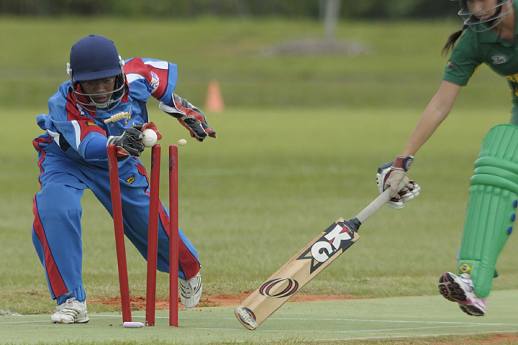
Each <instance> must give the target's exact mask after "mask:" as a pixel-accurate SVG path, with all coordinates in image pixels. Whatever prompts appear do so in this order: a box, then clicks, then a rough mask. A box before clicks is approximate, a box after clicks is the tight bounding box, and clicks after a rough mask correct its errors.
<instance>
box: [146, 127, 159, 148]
mask: <svg viewBox="0 0 518 345" xmlns="http://www.w3.org/2000/svg"><path fill="white" fill-rule="evenodd" d="M157 141H158V136H157V134H156V132H155V131H154V130H152V129H151V128H148V129H145V130H144V131H143V132H142V142H143V143H144V146H146V147H151V146H153V145H155V144H156V142H157Z"/></svg>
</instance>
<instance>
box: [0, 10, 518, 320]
mask: <svg viewBox="0 0 518 345" xmlns="http://www.w3.org/2000/svg"><path fill="white" fill-rule="evenodd" d="M457 11H458V4H457V2H455V1H448V0H440V1H439V0H390V1H387V0H342V1H340V0H327V1H326V0H321V1H319V0H283V1H278V0H168V1H166V0H154V1H142V0H125V1H122V0H102V1H101V0H89V1H88V0H75V1H72V0H52V1H51V0H0V52H1V53H0V118H1V119H2V124H3V129H4V131H3V135H2V136H1V137H0V138H1V139H0V143H1V145H0V166H1V167H2V169H0V184H1V186H2V189H1V192H0V193H1V194H0V196H1V198H0V252H2V253H3V255H2V257H1V258H0V260H2V265H0V287H1V288H0V301H2V303H3V304H2V305H0V309H9V310H15V311H18V312H22V313H24V312H39V313H44V312H47V311H48V310H49V306H50V305H51V302H50V301H49V298H48V293H47V289H46V285H45V280H44V276H43V272H42V269H41V267H40V265H39V263H38V261H37V257H36V255H35V253H34V250H33V248H32V243H31V237H30V236H31V224H32V209H31V207H32V198H33V196H34V193H36V192H37V191H38V189H39V185H38V173H39V169H38V167H37V165H36V152H35V151H34V149H33V148H32V145H31V141H32V139H33V138H34V137H36V136H38V135H40V134H41V130H40V129H39V128H38V127H37V126H36V124H35V121H34V117H35V115H36V114H38V113H44V112H46V111H47V106H46V103H47V99H48V98H49V97H50V96H51V95H52V94H53V93H54V92H55V90H56V89H57V87H58V86H59V84H60V83H61V82H63V81H64V80H66V79H67V75H66V73H65V64H66V62H67V61H68V55H69V49H70V47H71V45H72V44H73V43H74V42H76V41H77V40H78V39H79V38H81V37H83V36H85V35H87V34H90V33H96V34H101V35H105V36H107V37H109V38H111V39H112V40H114V41H115V43H116V45H117V47H118V50H119V53H120V54H121V55H122V57H123V58H129V57H135V56H139V57H152V58H157V59H163V60H168V61H171V62H174V63H176V64H178V70H179V78H178V84H177V90H176V91H177V93H178V94H180V95H181V96H183V97H185V98H186V99H188V100H189V101H191V102H192V103H193V104H195V105H197V106H200V107H201V108H202V109H204V110H205V111H206V113H207V116H208V119H209V124H211V125H212V126H213V127H214V128H215V129H216V131H217V132H218V138H217V139H216V140H207V141H205V142H204V143H202V144H200V143H197V142H195V141H194V140H191V139H190V138H188V135H187V133H186V132H185V130H184V129H183V128H182V127H181V126H179V125H178V124H177V123H176V120H174V119H172V118H168V117H167V116H166V115H164V114H163V113H161V112H159V111H158V109H157V106H156V102H154V101H151V102H150V104H149V110H150V114H151V116H152V119H153V121H155V122H156V123H157V124H158V125H159V128H160V129H161V132H162V133H163V135H164V139H163V141H162V143H163V146H165V145H167V144H170V143H174V142H176V140H177V139H178V138H188V139H189V143H188V144H187V145H186V146H185V147H182V148H181V160H182V161H181V162H182V163H181V164H182V165H181V180H180V189H181V195H180V204H181V212H180V222H181V224H182V226H183V227H184V228H185V229H186V233H187V234H188V235H189V237H190V238H191V240H192V241H193V242H194V243H195V244H196V245H197V247H198V249H199V251H200V253H201V258H202V261H203V265H204V266H203V267H204V268H203V269H204V272H205V273H204V279H205V287H204V289H205V290H204V291H206V293H207V296H211V295H215V294H239V293H242V292H243V291H250V290H251V289H254V288H255V287H256V286H257V284H258V283H259V282H261V281H263V280H264V278H265V277H267V276H268V275H269V274H271V273H272V272H274V271H275V270H276V269H277V268H278V267H279V266H280V265H281V264H282V263H284V262H286V260H288V259H289V257H290V256H291V255H292V254H293V253H294V252H295V251H296V250H298V249H299V248H301V247H302V246H303V245H304V244H306V243H307V242H308V240H309V239H310V238H312V237H314V236H315V235H316V233H317V232H318V231H320V230H322V229H323V228H324V227H325V226H327V225H328V224H329V223H330V222H331V221H333V220H335V219H337V218H338V217H341V216H343V217H348V216H350V215H352V214H353V213H354V212H356V211H357V210H360V209H361V208H362V207H364V206H365V205H366V204H367V203H368V202H369V201H370V200H372V198H373V197H374V196H375V195H376V194H377V189H376V186H375V183H374V176H375V172H376V168H377V167H378V166H379V165H380V164H382V163H384V162H386V161H389V160H391V159H392V158H393V157H394V156H395V155H396V154H397V153H398V152H399V151H400V150H401V149H402V146H403V145H404V143H405V141H406V138H407V136H408V134H409V132H410V131H411V130H412V128H413V127H414V125H415V123H416V121H417V118H418V117H419V114H420V113H421V111H422V109H423V108H424V107H425V105H426V103H427V102H428V101H429V99H430V98H431V97H432V95H433V93H434V91H435V90H436V88H437V86H438V85H439V83H440V81H441V80H442V74H443V70H444V66H445V65H446V63H447V57H445V56H442V55H441V49H442V47H443V45H444V43H445V42H446V39H447V37H448V36H449V35H450V34H451V33H452V32H454V31H456V30H458V29H460V27H461V24H462V22H461V20H460V19H459V18H457V17H456V13H457ZM510 96H511V95H510V92H509V90H508V88H507V86H506V82H505V80H503V78H501V77H498V76H496V75H495V74H494V73H492V72H491V71H490V70H489V69H488V68H487V67H481V68H480V69H478V70H477V72H476V74H475V75H474V77H473V78H472V80H471V81H470V83H469V86H468V87H467V88H466V90H463V91H462V93H461V96H460V97H459V99H458V102H457V105H456V107H455V109H454V111H453V112H452V114H451V115H450V118H449V119H448V121H447V122H446V123H445V124H444V125H443V127H441V129H440V130H439V131H438V132H437V133H436V135H435V136H434V138H433V139H432V140H431V141H430V142H429V143H428V144H427V145H426V146H425V147H424V148H423V149H422V150H421V151H420V152H419V154H418V156H417V159H416V163H415V164H414V166H413V167H412V177H413V178H415V179H416V180H417V181H418V182H419V183H420V184H421V186H422V195H421V196H420V197H419V199H417V200H416V201H412V202H411V203H410V204H409V206H408V207H407V208H406V209H404V210H401V211H395V210H392V209H388V208H385V209H384V210H382V211H381V212H380V214H379V215H376V216H375V217H372V220H369V223H368V225H366V226H365V230H362V241H361V243H360V244H359V245H358V246H355V248H354V249H353V250H352V251H351V253H352V254H351V255H349V256H348V258H347V260H344V261H340V262H341V263H342V264H334V265H332V266H331V267H330V268H329V269H328V270H327V271H326V272H324V273H323V274H322V276H320V277H319V278H318V279H315V281H314V282H312V283H311V284H310V285H309V286H308V290H306V291H307V292H309V293H313V294H347V295H354V296H363V297H372V296H394V295H423V294H428V295H434V294H437V291H436V286H435V284H436V280H437V277H438V275H439V274H440V273H441V272H443V271H445V270H453V269H454V268H455V254H456V251H457V249H458V246H459V242H460V235H461V231H462V228H463V223H464V218H463V217H464V210H465V203H466V199H467V192H468V187H469V178H470V175H471V172H472V165H473V161H474V160H475V158H476V156H477V154H478V149H479V145H480V141H481V139H482V137H483V135H484V134H485V133H486V132H487V130H488V129H489V128H490V127H491V126H492V125H494V124H496V123H505V122H507V121H508V119H509V117H510V115H509V110H510V108H511V100H510V98H511V97H510ZM148 158H149V157H148V155H147V153H146V154H145V155H144V157H143V160H144V162H145V163H146V164H148ZM163 165H164V164H163ZM165 169H166V167H163V170H162V182H163V185H162V189H161V191H162V197H163V200H167V198H166V197H165V195H166V192H167V185H166V184H165V182H164V181H165V180H166V179H165V176H166V174H167V171H166V170H165ZM83 205H84V213H83V214H84V216H83V229H84V237H85V238H84V252H85V256H84V258H85V268H84V271H85V282H86V284H87V286H88V292H89V294H90V296H92V300H91V301H92V303H91V304H90V305H89V308H92V309H93V310H97V309H102V308H103V307H106V305H107V304H106V303H103V301H104V300H103V299H106V300H108V299H110V298H114V297H117V296H118V283H117V278H116V277H117V275H116V265H115V262H116V260H115V250H114V245H113V225H112V223H111V219H110V217H109V215H108V214H107V213H106V211H105V210H104V209H103V208H102V207H101V206H100V205H99V203H98V202H97V201H96V200H95V198H94V197H93V196H92V194H91V193H89V192H87V193H85V197H84V199H83ZM513 246H514V251H516V250H518V249H517V248H516V244H513ZM127 248H131V249H128V255H129V264H130V267H131V268H132V269H131V272H130V280H131V283H130V284H131V285H132V289H134V290H133V291H134V292H135V294H137V295H143V291H144V285H145V283H144V282H145V278H144V277H145V265H144V264H143V262H142V261H143V260H142V259H141V258H140V257H139V255H138V254H137V253H136V252H135V251H134V250H133V248H132V247H131V246H130V245H129V244H127ZM511 252H512V249H509V250H507V251H506V252H505V253H504V255H503V257H502V261H501V263H499V267H498V268H499V271H501V273H502V274H501V277H500V278H498V279H497V280H496V282H495V284H496V286H497V288H511V287H516V282H517V281H518V266H516V264H513V261H512V259H513V258H512V257H511V255H510V254H509V253H511ZM165 289H166V285H165V284H163V285H161V286H160V287H159V293H162V294H163V295H165V293H166V292H165V291H166V290H165ZM21 295H22V296H30V298H23V299H21V298H19V296H21ZM99 301H101V303H99ZM204 303H205V304H206V305H210V301H205V302H204ZM110 307H111V308H112V309H115V310H116V309H117V308H118V306H117V303H112V304H111V305H110ZM96 308H97V309H96Z"/></svg>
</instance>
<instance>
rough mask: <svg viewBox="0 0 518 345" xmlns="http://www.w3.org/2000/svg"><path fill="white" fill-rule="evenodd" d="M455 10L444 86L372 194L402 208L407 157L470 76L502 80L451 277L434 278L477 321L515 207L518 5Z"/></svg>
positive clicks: (409, 192) (478, 3)
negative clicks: (506, 117) (502, 103)
mask: <svg viewBox="0 0 518 345" xmlns="http://www.w3.org/2000/svg"><path fill="white" fill-rule="evenodd" d="M459 4H460V11H459V15H460V16H461V17H462V18H463V19H464V23H463V26H462V29H461V30H459V31H457V32H455V33H453V34H452V35H451V36H450V37H449V39H448V41H447V42H446V45H445V46H444V49H443V52H444V53H445V54H446V53H448V52H449V51H450V50H452V54H451V57H450V60H449V61H448V64H447V66H446V69H445V72H444V78H443V79H444V80H443V81H442V83H441V85H440V86H439V89H438V91H437V93H436V94H435V95H434V97H433V98H432V100H431V101H430V103H429V104H428V106H427V107H426V109H425V110H424V112H423V114H422V117H421V119H420V121H419V122H418V124H417V126H416V128H415V129H414V131H413V132H412V134H411V136H410V139H409V140H408V142H407V144H406V147H405V149H404V150H403V151H402V152H401V154H400V155H399V156H398V157H396V159H395V160H394V162H393V164H392V165H391V166H390V167H384V168H381V169H380V170H379V173H378V183H379V186H380V190H384V189H387V188H390V190H391V191H392V196H393V199H392V202H393V203H394V205H396V206H399V207H401V206H404V203H405V201H406V200H408V199H410V198H412V197H414V196H415V190H416V188H415V186H416V185H415V184H414V183H412V182H411V181H409V180H408V177H407V171H408V168H409V167H410V163H411V162H412V160H413V156H414V154H415V153H416V152H417V151H418V150H419V148H420V147H421V146H422V145H423V144H424V143H425V142H426V141H427V140H428V138H429V137H430V136H431V135H432V134H433V132H434V131H435V129H436V128H437V127H438V126H439V125H440V123H441V122H442V121H443V120H444V119H445V118H446V117H447V115H448V113H449V112H450V110H451V109H452V107H453V104H454V103H455V100H456V98H457V95H458V94H459V91H460V88H461V87H462V86H464V85H466V84H467V83H468V80H469V79H470V77H471V76H472V74H473V72H474V71H475V69H476V68H477V67H478V66H479V65H481V64H486V65H488V66H489V67H490V68H491V69H492V70H493V71H495V72H496V73H497V74H499V75H501V76H504V77H505V78H506V79H507V81H508V83H509V86H510V87H511V90H512V93H513V109H512V116H511V121H510V124H504V125H498V126H496V127H494V128H492V129H491V130H490V131H489V133H488V134H487V135H486V137H485V138H484V141H483V142H482V147H481V151H480V155H479V158H478V159H477V160H476V161H475V168H474V174H473V177H472V178H471V186H470V189H469V200H468V206H467V213H466V219H465V224H464V233H463V237H462V243H461V248H460V251H459V255H458V264H457V272H456V273H451V272H446V273H444V274H443V275H442V276H441V277H440V279H439V291H440V293H441V294H442V295H443V296H444V297H445V298H446V299H448V300H450V301H452V302H457V303H458V305H459V307H460V309H462V311H464V312H465V313H467V314H469V315H473V316H482V315H484V314H485V312H486V297H488V296H489V294H490V292H491V287H492V281H493V278H494V277H495V276H496V270H495V266H496V262H497V259H498V257H499V255H500V252H501V251H502V249H503V247H504V245H505V243H506V241H507V238H508V237H509V235H511V233H512V231H513V223H514V220H515V213H516V207H517V206H518V54H516V51H517V49H518V43H517V42H518V24H517V21H518V12H517V9H518V7H517V6H518V1H514V2H513V1H511V0H460V1H459ZM417 190H418V188H417Z"/></svg>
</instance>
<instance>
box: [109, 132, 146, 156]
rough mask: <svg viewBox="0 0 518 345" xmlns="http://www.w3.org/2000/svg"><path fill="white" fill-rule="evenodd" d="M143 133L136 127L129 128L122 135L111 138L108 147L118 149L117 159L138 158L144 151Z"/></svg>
mask: <svg viewBox="0 0 518 345" xmlns="http://www.w3.org/2000/svg"><path fill="white" fill-rule="evenodd" d="M142 138H143V136H142V132H141V131H140V130H138V129H137V128H135V127H130V128H127V129H126V130H125V131H124V133H122V135H119V136H110V137H109V138H108V145H115V146H116V147H117V157H119V158H124V157H128V156H130V155H131V156H135V157H138V156H140V154H141V153H142V151H144V143H143V142H142Z"/></svg>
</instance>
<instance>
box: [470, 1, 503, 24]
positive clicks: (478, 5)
mask: <svg viewBox="0 0 518 345" xmlns="http://www.w3.org/2000/svg"><path fill="white" fill-rule="evenodd" d="M497 4H498V1H497V0H467V6H468V10H469V11H470V12H471V13H472V14H473V15H474V16H475V17H477V18H478V19H480V20H481V21H484V20H488V19H489V18H491V17H492V16H494V15H495V14H496V11H497Z"/></svg>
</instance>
